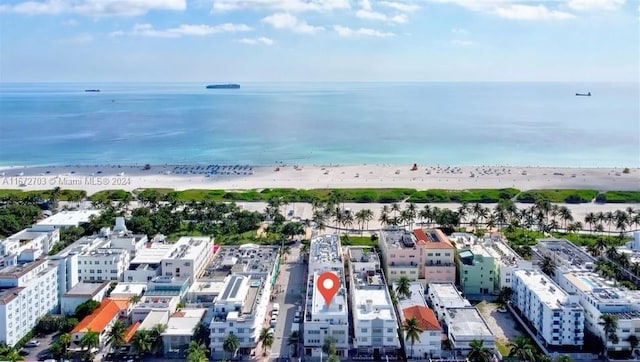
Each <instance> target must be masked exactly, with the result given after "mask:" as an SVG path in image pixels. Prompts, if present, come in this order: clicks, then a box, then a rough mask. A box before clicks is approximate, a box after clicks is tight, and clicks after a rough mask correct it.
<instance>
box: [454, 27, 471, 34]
mask: <svg viewBox="0 0 640 362" xmlns="http://www.w3.org/2000/svg"><path fill="white" fill-rule="evenodd" d="M451 34H456V35H467V34H469V32H468V31H467V30H466V29H462V28H453V29H451Z"/></svg>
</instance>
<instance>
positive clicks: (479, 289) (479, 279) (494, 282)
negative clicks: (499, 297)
mask: <svg viewBox="0 0 640 362" xmlns="http://www.w3.org/2000/svg"><path fill="white" fill-rule="evenodd" d="M457 259H458V260H457V262H458V272H459V273H458V275H459V279H458V284H459V285H460V289H461V290H462V292H463V293H464V295H465V296H467V295H474V294H475V295H480V294H493V293H495V292H497V291H498V289H499V285H500V284H499V282H500V281H499V278H500V276H499V271H498V265H497V263H496V260H495V258H494V257H493V255H492V253H491V252H490V251H489V250H486V249H485V247H484V246H483V245H481V244H474V245H465V246H464V247H463V248H462V249H460V250H458V258H457Z"/></svg>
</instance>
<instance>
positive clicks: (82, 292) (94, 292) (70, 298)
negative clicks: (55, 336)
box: [60, 280, 111, 315]
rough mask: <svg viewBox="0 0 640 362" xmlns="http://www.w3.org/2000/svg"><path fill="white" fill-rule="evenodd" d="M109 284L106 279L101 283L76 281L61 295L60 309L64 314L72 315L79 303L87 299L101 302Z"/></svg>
mask: <svg viewBox="0 0 640 362" xmlns="http://www.w3.org/2000/svg"><path fill="white" fill-rule="evenodd" d="M110 286H111V283H110V282H109V281H107V280H106V281H104V282H102V283H78V284H76V285H75V286H74V287H73V288H71V289H70V290H69V291H67V292H66V293H64V295H63V296H62V298H61V300H60V311H61V312H62V314H64V315H72V314H74V313H75V311H76V308H78V306H79V305H80V304H82V303H84V302H86V301H87V300H89V299H92V300H95V301H96V302H101V301H102V298H104V296H105V294H106V293H107V290H108V289H109V287H110Z"/></svg>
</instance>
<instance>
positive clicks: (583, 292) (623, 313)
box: [559, 271, 640, 351]
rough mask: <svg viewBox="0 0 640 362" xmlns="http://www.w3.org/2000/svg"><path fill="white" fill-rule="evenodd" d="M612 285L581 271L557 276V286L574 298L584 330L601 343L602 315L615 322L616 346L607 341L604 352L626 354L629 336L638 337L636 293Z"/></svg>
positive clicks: (639, 316) (639, 294)
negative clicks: (612, 318) (615, 320)
mask: <svg viewBox="0 0 640 362" xmlns="http://www.w3.org/2000/svg"><path fill="white" fill-rule="evenodd" d="M615 284H616V283H615V282H614V281H611V280H606V279H604V278H602V277H600V276H599V275H597V274H595V273H591V272H585V271H572V272H567V273H563V274H560V275H559V285H560V286H561V287H562V288H563V289H564V290H565V291H567V292H568V293H571V294H575V295H577V296H578V298H579V301H580V305H581V306H582V307H583V308H584V310H585V321H584V324H585V327H586V328H587V330H589V331H590V332H591V333H593V334H595V335H597V336H599V337H600V339H602V340H605V339H606V338H605V331H604V328H603V326H602V325H601V324H600V322H601V319H600V317H601V316H602V315H603V314H612V315H614V316H616V317H617V318H618V329H617V330H616V335H617V336H618V343H615V344H614V343H611V341H607V348H608V349H609V350H614V351H623V350H630V349H631V345H630V343H629V341H628V338H629V336H630V335H635V336H636V337H640V291H635V290H634V291H630V290H626V289H622V288H619V287H616V286H615Z"/></svg>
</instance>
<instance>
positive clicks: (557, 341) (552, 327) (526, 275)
mask: <svg viewBox="0 0 640 362" xmlns="http://www.w3.org/2000/svg"><path fill="white" fill-rule="evenodd" d="M512 303H513V305H514V306H516V307H517V309H518V311H519V312H520V314H521V316H522V317H524V318H525V319H527V320H528V321H529V322H530V324H531V326H532V327H533V329H534V330H535V331H536V333H537V337H538V338H539V339H541V340H542V341H543V342H544V343H545V344H546V345H549V346H581V345H582V344H583V343H584V319H585V313H584V308H583V307H582V306H581V305H580V303H579V298H578V296H577V295H570V294H568V293H567V292H565V291H564V290H562V288H560V286H558V285H557V284H556V283H554V282H553V281H552V280H551V279H550V278H549V277H548V276H547V275H545V274H544V273H542V272H541V271H539V270H518V271H516V272H515V273H514V279H513V297H512Z"/></svg>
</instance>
